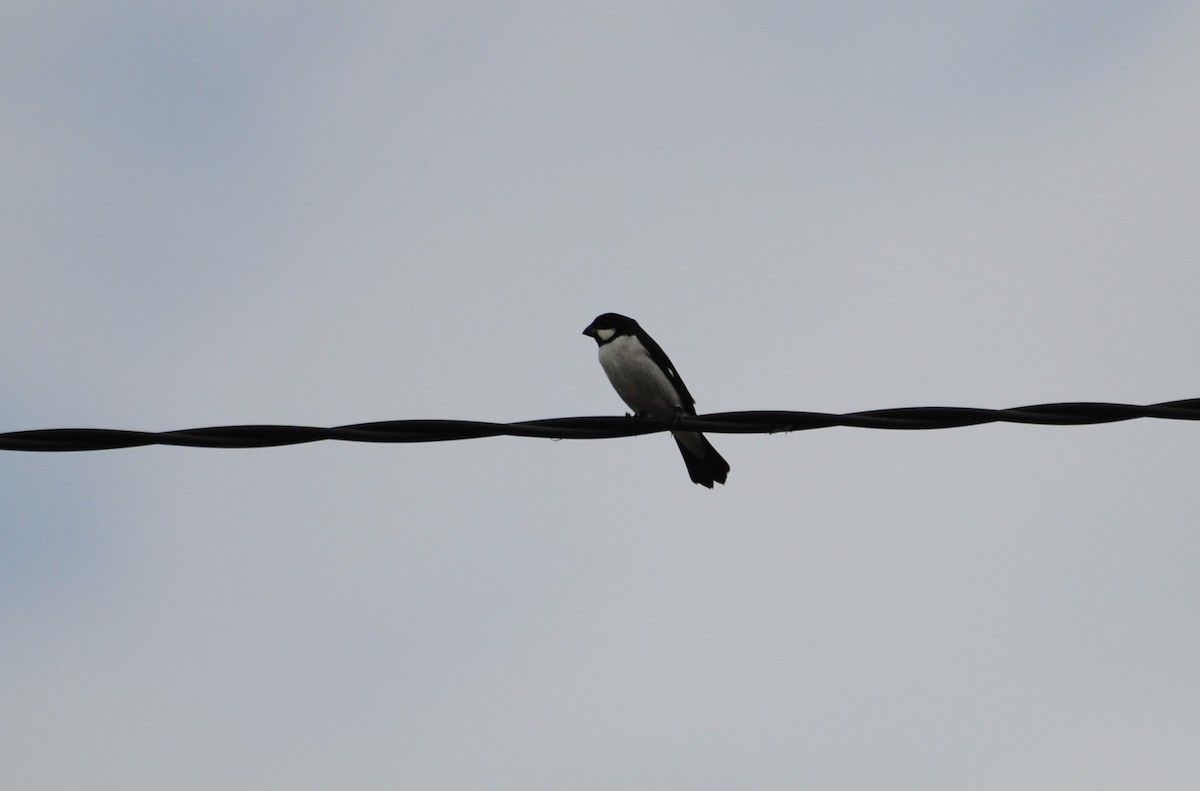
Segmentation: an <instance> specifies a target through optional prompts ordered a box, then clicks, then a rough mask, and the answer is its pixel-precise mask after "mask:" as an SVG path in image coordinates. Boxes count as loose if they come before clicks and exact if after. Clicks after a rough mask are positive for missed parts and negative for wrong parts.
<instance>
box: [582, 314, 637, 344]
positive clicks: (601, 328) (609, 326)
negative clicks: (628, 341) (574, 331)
mask: <svg viewBox="0 0 1200 791" xmlns="http://www.w3.org/2000/svg"><path fill="white" fill-rule="evenodd" d="M639 329H641V328H640V327H639V326H638V323H637V322H636V321H634V320H633V319H631V318H629V317H628V316H622V315H621V314H620V313H601V314H600V315H599V316H597V317H596V319H595V321H593V322H592V323H591V324H589V325H587V329H585V330H584V331H583V334H584V335H587V336H589V337H592V338H595V339H596V343H597V344H605V343H608V342H609V341H611V340H612V339H613V338H615V337H617V336H618V335H636V334H637V331H638V330H639Z"/></svg>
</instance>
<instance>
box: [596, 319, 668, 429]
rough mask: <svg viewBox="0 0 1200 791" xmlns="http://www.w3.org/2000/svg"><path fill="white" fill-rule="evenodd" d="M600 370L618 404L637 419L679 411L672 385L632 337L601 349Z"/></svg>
mask: <svg viewBox="0 0 1200 791" xmlns="http://www.w3.org/2000/svg"><path fill="white" fill-rule="evenodd" d="M600 366H601V367H602V368H604V373H606V374H607V375H608V381H610V382H612V386H613V389H614V390H616V391H617V395H619V396H621V400H622V401H624V402H625V403H626V404H628V405H629V408H630V409H632V410H633V411H634V412H635V413H636V414H639V415H673V414H675V413H676V412H677V411H679V409H680V408H681V407H682V404H681V403H680V401H679V393H678V392H677V391H676V390H675V385H673V384H672V383H671V380H670V379H668V378H667V377H666V375H665V374H664V373H663V372H662V370H661V369H659V367H658V365H657V364H656V363H655V362H654V360H652V359H651V358H650V353H649V352H647V351H646V347H644V346H642V344H641V342H640V341H639V340H638V339H637V338H636V337H634V336H632V335H622V336H620V337H618V338H614V339H613V340H612V341H610V342H608V343H606V344H604V345H603V346H601V347H600Z"/></svg>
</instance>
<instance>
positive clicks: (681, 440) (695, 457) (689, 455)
mask: <svg viewBox="0 0 1200 791" xmlns="http://www.w3.org/2000/svg"><path fill="white" fill-rule="evenodd" d="M671 434H672V436H674V437H675V443H676V444H677V445H679V452H680V453H681V454H682V455H683V461H684V463H685V464H687V468H688V475H690V476H692V481H693V482H695V483H698V484H700V485H701V486H707V487H708V488H709V489H711V488H712V487H713V484H714V483H722V484H723V483H725V478H726V477H727V476H728V475H729V462H727V461H725V459H723V458H721V454H720V453H717V449H716V448H714V447H713V446H712V443H711V442H709V441H708V438H707V437H705V436H704V435H703V434H700V433H698V432H695V431H672V432H671Z"/></svg>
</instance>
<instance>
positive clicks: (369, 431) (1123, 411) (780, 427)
mask: <svg viewBox="0 0 1200 791" xmlns="http://www.w3.org/2000/svg"><path fill="white" fill-rule="evenodd" d="M1136 418H1159V419H1162V420H1200V398H1189V399H1185V400H1182V401H1166V402H1163V403H1161V404H1150V405H1148V406H1137V405H1134V404H1107V403H1102V402H1073V403H1060V404H1036V405H1033V406H1023V407H1016V408H1014V409H977V408H971V407H901V408H897V409H874V410H869V411H866V412H848V413H846V414H831V413H826V412H785V411H768V410H759V411H749V412H716V413H713V414H708V415H695V416H682V415H681V416H679V417H677V418H651V417H560V418H549V419H546V420H526V421H521V422H517V423H487V422H482V421H476V420H387V421H382V422H378V423H356V424H352V425H347V426H335V427H332V428H319V427H314V426H274V425H248V426H212V427H208V428H193V429H184V430H182V431H158V432H154V431H124V430H120V429H103V428H54V429H36V430H32V431H10V432H8V433H3V434H0V450H18V451H41V452H59V453H63V452H75V451H90V450H115V449H117V448H137V447H143V446H146V445H175V446H182V447H191V448H269V447H282V446H286V445H300V444H303V443H307V442H320V441H322V440H340V441H343V442H448V441H451V440H463V439H479V438H482V437H500V436H506V437H538V438H542V439H614V438H617V437H633V436H639V435H642V434H654V433H657V432H660V431H670V430H672V429H683V430H687V431H705V432H709V433H713V434H776V433H781V432H789V431H808V430H811V429H818V428H829V427H832V426H849V427H853V428H872V429H890V430H902V431H912V430H927V429H942V428H960V427H963V426H978V425H983V424H985V423H1024V424H1029V425H1039V426H1083V425H1095V424H1098V423H1117V422H1120V421H1124V420H1134V419H1136Z"/></svg>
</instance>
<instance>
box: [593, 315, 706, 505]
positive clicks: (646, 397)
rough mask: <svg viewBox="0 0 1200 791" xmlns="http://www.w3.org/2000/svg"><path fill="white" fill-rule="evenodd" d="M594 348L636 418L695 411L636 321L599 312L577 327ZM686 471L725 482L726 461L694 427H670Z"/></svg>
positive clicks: (667, 362) (700, 478) (668, 363)
mask: <svg viewBox="0 0 1200 791" xmlns="http://www.w3.org/2000/svg"><path fill="white" fill-rule="evenodd" d="M583 334H584V335H588V336H590V337H592V338H595V339H596V345H597V346H599V347H600V366H601V367H602V368H603V369H604V373H606V374H607V375H608V381H609V382H611V383H612V386H613V389H615V390H616V391H617V395H619V396H621V400H622V401H624V402H625V403H626V404H628V405H629V408H630V409H632V410H633V413H634V414H635V415H637V416H639V417H673V416H675V415H694V414H696V399H694V398H692V394H691V393H689V392H688V389H687V385H685V384H684V383H683V380H682V379H680V378H679V372H678V371H676V370H675V366H674V365H672V364H671V360H670V358H668V357H667V354H666V352H664V351H663V350H662V347H661V346H659V345H658V344H657V343H655V342H654V339H653V338H651V337H650V336H649V335H648V334H646V331H645V330H643V329H642V328H641V325H639V324H638V323H637V322H636V321H634V320H633V319H631V318H629V317H628V316H622V315H621V314H619V313H605V314H602V315H600V316H597V317H596V320H595V321H593V322H592V323H591V324H589V325H588V326H587V329H585V330H584V331H583ZM671 434H672V436H674V437H675V442H676V444H678V445H679V452H680V453H682V454H683V460H684V462H685V463H686V464H687V468H688V474H689V475H691V476H692V480H693V481H694V482H696V483H698V484H700V485H701V486H707V487H708V488H710V489H711V488H712V486H713V483H725V477H726V476H727V475H728V474H729V463H728V462H726V461H725V459H723V458H721V454H720V453H717V449H716V448H714V447H713V446H712V444H711V443H710V442H709V441H708V440H707V439H706V438H705V437H704V435H703V434H701V433H699V432H696V431H672V432H671Z"/></svg>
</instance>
